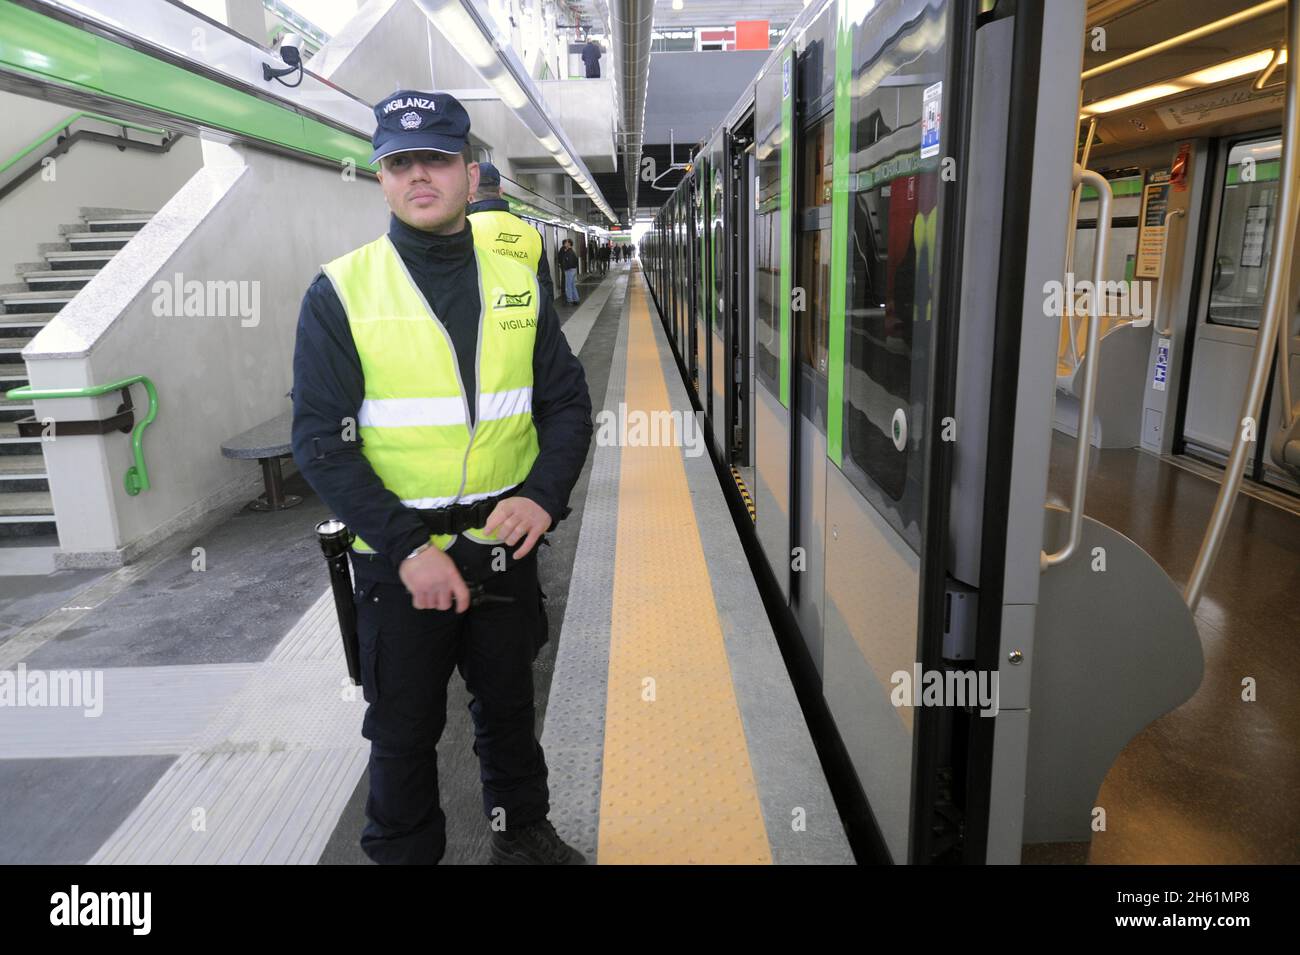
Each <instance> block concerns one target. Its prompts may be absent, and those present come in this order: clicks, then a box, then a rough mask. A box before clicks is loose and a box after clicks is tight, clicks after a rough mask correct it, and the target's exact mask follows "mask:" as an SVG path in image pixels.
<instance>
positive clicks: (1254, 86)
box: [1250, 46, 1290, 93]
mask: <svg viewBox="0 0 1300 955" xmlns="http://www.w3.org/2000/svg"><path fill="white" fill-rule="evenodd" d="M1283 53H1286V48H1285V47H1280V46H1279V47H1277V48H1275V49H1274V50H1273V57H1272V59H1270V60H1269V61H1268V66H1266V67H1264V68H1263V69H1262V70H1260V71H1259V76H1257V77H1255V82H1253V83H1251V84H1250V88H1251V90H1252V91H1254V92H1256V93H1262V92H1264V90H1266V89H1268V88H1269V87H1271V86H1280V85H1281V84H1280V83H1270V82H1269V78H1270V77H1271V76H1272V75H1273V73H1274V71H1275V70H1277V68H1278V67H1279V66H1280V65H1281V61H1282V54H1283ZM1289 55H1290V54H1288V56H1289Z"/></svg>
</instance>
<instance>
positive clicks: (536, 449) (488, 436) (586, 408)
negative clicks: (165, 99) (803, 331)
mask: <svg viewBox="0 0 1300 955" xmlns="http://www.w3.org/2000/svg"><path fill="white" fill-rule="evenodd" d="M375 119H376V121H377V124H378V125H377V128H376V130H375V133H374V137H373V139H372V145H373V146H374V154H373V156H372V157H371V162H372V163H376V162H377V163H379V164H380V171H379V174H378V175H379V184H380V186H381V188H382V189H383V193H384V198H385V199H386V200H387V203H388V207H389V209H390V210H391V212H392V218H391V221H390V224H389V227H388V232H387V234H385V235H382V236H380V237H379V238H378V239H375V240H374V241H372V242H369V243H367V244H365V245H363V246H361V247H360V248H358V249H355V250H353V251H352V252H349V253H347V254H346V255H343V256H340V257H339V258H337V259H334V260H333V261H331V262H327V263H326V264H325V265H324V266H323V267H322V274H321V275H318V276H317V277H316V279H315V280H314V281H313V282H312V284H311V286H310V288H308V290H307V293H306V295H305V296H304V298H303V302H302V308H301V311H300V313H299V316H298V332H297V343H296V346H295V350H294V358H293V372H294V388H293V456H294V460H295V461H296V462H297V464H298V467H299V468H300V469H301V471H302V473H303V475H304V476H305V477H306V479H307V481H308V482H309V483H310V484H311V486H312V487H313V488H314V489H315V490H316V492H317V493H318V494H319V495H320V497H321V499H322V500H323V501H324V502H325V504H326V505H328V507H329V508H330V509H331V511H333V513H334V514H335V515H336V516H337V517H338V518H340V519H341V520H342V521H344V522H345V523H346V524H347V525H348V527H349V528H350V529H351V531H352V532H353V533H354V534H355V535H356V539H355V542H354V543H353V546H352V554H351V561H352V572H353V575H354V578H355V584H356V591H355V595H354V596H355V601H356V607H357V631H358V636H359V639H360V645H361V684H362V691H363V694H364V696H365V699H366V702H367V703H368V704H369V705H368V706H367V708H366V713H365V717H364V720H363V722H362V728H361V733H362V735H363V736H364V737H365V738H366V739H368V740H369V741H370V763H369V780H370V783H369V784H370V793H369V798H368V799H367V801H366V809H365V813H366V825H365V828H364V830H363V831H362V833H361V848H362V850H363V851H364V852H365V853H366V855H367V856H369V857H370V858H371V859H372V860H374V861H375V862H380V863H436V862H438V861H439V860H440V859H441V858H442V856H443V853H444V851H445V849H446V843H447V839H446V817H445V816H444V814H443V811H442V808H441V806H440V804H439V792H438V753H437V744H438V739H439V737H440V736H441V735H442V731H443V727H444V726H445V724H446V717H447V714H446V708H447V682H448V680H449V679H450V677H451V674H452V671H453V670H456V669H459V671H460V673H461V676H462V677H464V679H465V684H466V686H467V688H468V689H469V692H470V694H471V696H472V698H473V699H472V701H471V703H470V714H471V716H472V717H473V720H474V736H475V743H474V751H475V753H476V754H477V755H478V759H479V766H480V778H481V780H482V786H483V804H482V805H483V812H484V814H485V815H486V816H487V818H488V820H489V829H490V840H491V843H490V858H491V861H493V862H495V863H503V864H525V865H529V864H565V865H569V864H581V863H582V862H584V861H585V860H584V859H583V857H582V855H581V853H579V852H578V851H577V850H575V849H573V848H571V847H570V846H568V845H566V844H565V842H564V840H563V839H561V838H560V836H559V835H558V834H557V833H556V831H555V828H554V826H552V825H551V823H550V822H549V821H548V819H547V815H548V813H549V811H550V803H549V789H548V786H547V768H546V760H545V758H544V756H543V754H542V748H541V745H540V744H539V743H538V741H537V736H536V731H535V725H534V724H535V709H534V701H533V667H532V664H533V659H534V657H535V655H536V652H537V648H538V646H540V644H541V642H542V636H543V635H542V633H541V629H542V626H543V624H542V620H543V613H542V606H541V591H540V588H539V587H538V581H537V554H536V550H535V547H536V545H537V543H538V541H539V540H541V539H542V536H543V535H544V534H545V533H546V532H547V531H548V530H550V529H552V528H554V527H555V525H556V523H557V522H558V521H560V520H562V519H563V518H564V517H566V516H567V515H568V513H569V508H568V506H567V503H568V499H569V495H570V493H571V492H572V489H573V486H574V484H575V483H577V480H578V476H579V474H580V473H581V471H582V466H583V462H584V461H585V459H586V456H587V450H588V447H589V446H590V443H591V437H592V422H591V397H590V394H589V393H588V389H587V381H586V376H585V374H584V372H583V368H582V365H581V364H580V363H579V362H578V360H577V359H576V358H575V357H574V356H573V354H572V352H571V351H570V350H569V346H568V343H567V342H566V340H565V338H564V335H563V334H562V333H561V331H560V327H559V320H558V318H557V317H556V315H555V312H554V309H553V308H552V307H551V306H550V303H549V302H542V301H541V296H540V295H538V288H537V276H536V271H535V270H534V269H533V268H530V267H529V266H528V265H524V264H521V263H520V262H518V261H516V260H515V259H513V258H510V257H506V256H498V255H492V254H491V253H489V252H486V251H483V250H481V249H476V247H475V245H474V236H473V232H472V230H471V229H470V226H469V224H468V222H467V221H466V217H465V209H466V205H467V202H468V199H469V196H470V193H471V192H473V191H474V189H475V187H476V186H477V185H478V165H477V164H476V163H474V162H471V161H470V153H469V143H468V137H469V128H470V121H469V114H468V113H466V111H465V108H464V107H463V106H462V105H461V104H460V103H459V102H457V100H456V99H455V98H454V97H452V96H450V95H448V94H446V93H427V92H421V91H418V90H398V91H397V92H395V93H392V94H391V95H390V96H388V97H387V98H385V99H384V100H383V101H382V102H380V103H379V104H378V105H377V106H376V107H375Z"/></svg>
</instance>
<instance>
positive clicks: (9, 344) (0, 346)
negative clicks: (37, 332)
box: [0, 338, 31, 355]
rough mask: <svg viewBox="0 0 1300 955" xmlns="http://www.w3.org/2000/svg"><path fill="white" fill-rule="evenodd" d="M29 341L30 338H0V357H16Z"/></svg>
mask: <svg viewBox="0 0 1300 955" xmlns="http://www.w3.org/2000/svg"><path fill="white" fill-rule="evenodd" d="M30 341H31V339H30V338H0V355H17V354H19V353H20V352H21V351H22V350H23V348H25V347H26V345H27V343H28V342H30Z"/></svg>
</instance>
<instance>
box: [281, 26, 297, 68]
mask: <svg viewBox="0 0 1300 955" xmlns="http://www.w3.org/2000/svg"><path fill="white" fill-rule="evenodd" d="M280 59H282V60H284V65H285V66H299V65H301V63H302V37H301V36H299V35H298V34H297V33H286V34H285V37H284V39H283V40H281V41H280Z"/></svg>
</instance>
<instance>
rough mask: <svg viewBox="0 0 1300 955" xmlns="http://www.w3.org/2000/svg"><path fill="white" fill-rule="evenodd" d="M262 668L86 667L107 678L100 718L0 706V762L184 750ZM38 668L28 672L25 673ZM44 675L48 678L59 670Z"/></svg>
mask: <svg viewBox="0 0 1300 955" xmlns="http://www.w3.org/2000/svg"><path fill="white" fill-rule="evenodd" d="M261 666H262V664H260V663H221V664H207V665H197V664H191V665H185V666H163V667H113V668H109V669H103V670H86V671H81V672H84V673H88V674H91V675H92V679H93V676H94V675H95V674H98V675H99V677H100V679H101V680H102V683H101V687H102V689H101V700H100V705H102V712H101V713H100V715H99V716H90V717H88V716H86V715H85V709H84V707H68V706H61V707H53V706H42V707H35V706H16V707H4V708H0V759H40V758H47V757H51V756H53V757H60V758H72V757H81V756H148V755H167V754H171V753H183V752H185V751H186V750H187V749H189V748H190V747H191V746H192V745H193V743H194V740H195V739H196V738H197V737H198V736H199V734H200V733H202V732H203V727H204V726H205V725H206V724H207V723H208V722H209V721H210V720H212V719H213V718H214V717H215V716H216V715H217V714H218V713H220V712H221V711H222V709H223V708H224V707H225V706H226V704H227V702H228V701H229V700H230V698H231V697H232V696H233V695H234V694H236V693H238V692H239V689H240V687H242V686H245V685H246V684H247V683H248V682H249V680H251V679H252V678H253V675H254V674H255V673H256V672H257V670H258V669H259V668H260V667H261ZM17 672H23V671H17ZM34 672H35V670H28V671H26V673H27V674H28V677H27V678H28V679H30V678H31V676H30V674H32V673H34ZM44 672H45V674H46V675H45V677H44V678H45V679H47V680H49V679H51V678H52V677H51V674H53V673H55V672H59V671H44ZM73 672H77V671H73ZM92 686H93V684H92Z"/></svg>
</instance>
